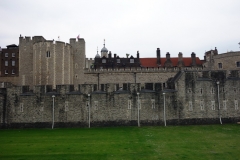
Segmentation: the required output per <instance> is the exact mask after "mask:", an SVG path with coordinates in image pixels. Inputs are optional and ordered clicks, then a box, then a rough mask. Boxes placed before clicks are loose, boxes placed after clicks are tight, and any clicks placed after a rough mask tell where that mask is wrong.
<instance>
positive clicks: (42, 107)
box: [40, 102, 44, 112]
mask: <svg viewBox="0 0 240 160" xmlns="http://www.w3.org/2000/svg"><path fill="white" fill-rule="evenodd" d="M40 111H41V112H43V111H44V103H43V102H41V106H40Z"/></svg>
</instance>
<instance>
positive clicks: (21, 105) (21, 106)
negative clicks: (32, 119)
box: [20, 103, 23, 112]
mask: <svg viewBox="0 0 240 160" xmlns="http://www.w3.org/2000/svg"><path fill="white" fill-rule="evenodd" d="M20 112H23V103H20Z"/></svg>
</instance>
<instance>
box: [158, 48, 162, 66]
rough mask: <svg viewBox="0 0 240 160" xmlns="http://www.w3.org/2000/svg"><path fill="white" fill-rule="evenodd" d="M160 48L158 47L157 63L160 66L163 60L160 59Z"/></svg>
mask: <svg viewBox="0 0 240 160" xmlns="http://www.w3.org/2000/svg"><path fill="white" fill-rule="evenodd" d="M160 56H161V55H160V49H159V48H157V64H158V65H159V66H160V65H161V61H160Z"/></svg>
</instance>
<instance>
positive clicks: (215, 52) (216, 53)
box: [214, 47, 218, 55]
mask: <svg viewBox="0 0 240 160" xmlns="http://www.w3.org/2000/svg"><path fill="white" fill-rule="evenodd" d="M214 55H218V50H217V47H215V51H214Z"/></svg>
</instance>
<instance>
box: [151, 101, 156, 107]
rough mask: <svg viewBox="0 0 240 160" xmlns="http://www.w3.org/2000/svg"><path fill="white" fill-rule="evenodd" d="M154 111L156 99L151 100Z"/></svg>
mask: <svg viewBox="0 0 240 160" xmlns="http://www.w3.org/2000/svg"><path fill="white" fill-rule="evenodd" d="M151 104H152V109H154V108H155V99H151Z"/></svg>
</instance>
